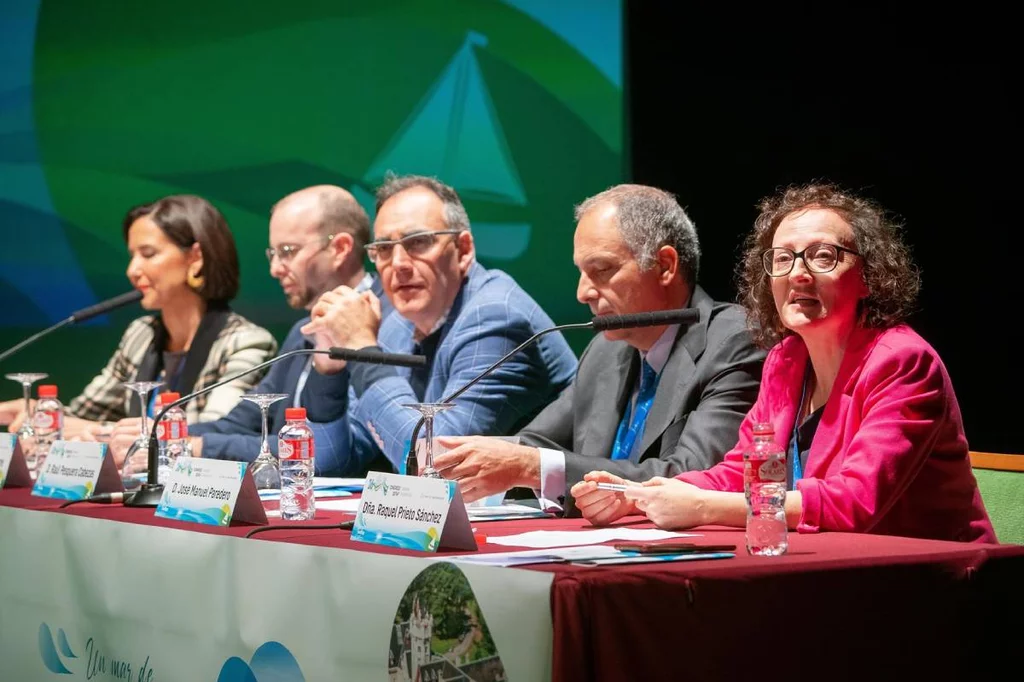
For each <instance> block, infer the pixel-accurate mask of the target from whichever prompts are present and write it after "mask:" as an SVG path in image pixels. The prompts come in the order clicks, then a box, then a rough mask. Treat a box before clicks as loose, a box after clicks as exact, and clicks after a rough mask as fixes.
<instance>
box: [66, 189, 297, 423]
mask: <svg viewBox="0 0 1024 682" xmlns="http://www.w3.org/2000/svg"><path fill="white" fill-rule="evenodd" d="M123 230H124V239H125V242H126V243H127V245H128V253H129V256H130V258H131V260H130V261H129V263H128V270H127V275H128V279H129V280H130V281H131V283H132V286H134V287H135V288H136V289H138V290H139V291H141V292H142V295H143V296H142V301H141V305H142V307H143V308H145V309H146V310H151V311H154V312H155V314H153V315H146V316H145V317H141V318H139V319H137V320H135V321H133V322H132V323H131V324H130V325H128V329H127V330H125V333H124V335H123V336H122V337H121V342H120V343H119V344H118V346H117V349H116V350H115V351H114V355H113V357H111V358H110V361H109V362H107V365H106V367H104V368H103V370H102V371H101V372H100V373H99V374H98V375H97V376H96V377H95V378H94V379H93V380H92V381H91V382H89V385H88V386H86V387H85V390H84V391H83V392H82V394H81V395H79V396H78V397H76V398H74V399H73V400H72V401H71V402H70V404H69V405H68V407H67V411H66V418H65V427H64V435H65V437H66V438H73V437H76V436H79V437H85V438H91V437H97V436H102V435H104V432H105V431H106V432H109V428H108V427H104V426H103V425H102V424H97V423H96V422H111V421H116V420H119V419H122V418H125V417H138V416H139V415H140V411H139V401H138V398H137V397H135V394H134V393H133V392H132V391H130V390H128V389H127V388H125V386H124V383H125V382H126V381H150V380H152V381H162V382H163V386H161V387H160V388H159V389H158V391H160V392H163V391H176V392H178V393H180V394H182V395H185V394H187V393H191V392H193V391H198V390H200V389H202V388H205V387H206V386H209V385H210V384H213V383H215V382H217V381H219V380H221V379H223V378H224V377H226V376H229V375H231V374H235V373H237V372H240V371H243V370H245V369H248V368H250V367H253V366H255V365H257V364H259V363H261V362H264V361H266V360H268V359H270V358H271V357H273V356H274V354H275V353H276V352H277V342H276V341H275V340H274V337H273V336H272V335H271V334H270V332H268V331H267V330H266V329H263V328H262V327H258V326H256V325H255V324H253V323H252V322H250V321H249V320H247V319H245V318H244V317H242V316H241V315H238V314H237V313H234V312H232V311H231V309H230V308H229V307H228V302H229V301H231V300H232V299H233V298H234V297H235V294H236V293H237V292H238V272H239V270H238V254H237V252H236V250H235V241H234V238H233V237H232V235H231V231H230V230H229V228H228V225H227V222H226V221H225V220H224V216H223V215H221V213H220V211H218V210H217V209H216V208H214V206H212V205H211V204H210V203H209V202H208V201H206V200H205V199H202V198H200V197H197V196H191V195H178V196H169V197H165V198H163V199H160V200H159V201H156V202H153V203H150V204H145V205H142V206H137V207H135V208H133V209H131V210H130V211H129V212H128V214H127V215H126V216H125V218H124V222H123ZM262 374H263V372H253V373H252V374H248V375H246V376H244V377H241V378H239V379H238V380H236V381H233V382H231V383H229V384H227V385H225V386H221V387H220V388H217V389H215V390H213V391H211V392H210V393H207V394H205V395H202V396H199V397H197V398H195V399H193V400H191V401H190V402H189V403H188V404H187V405H186V406H185V407H186V409H185V412H186V415H187V417H188V421H189V423H193V424H194V423H198V422H204V421H212V420H214V419H218V418H220V417H222V416H224V415H225V414H227V413H228V412H229V411H230V410H231V408H233V407H234V406H235V405H236V404H237V403H238V401H239V399H240V397H241V395H242V394H243V393H245V392H246V391H248V390H249V389H250V388H252V387H253V386H254V385H255V384H256V383H257V382H258V381H259V380H260V378H261V377H262ZM154 393H155V392H154Z"/></svg>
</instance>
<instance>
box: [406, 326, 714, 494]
mask: <svg viewBox="0 0 1024 682" xmlns="http://www.w3.org/2000/svg"><path fill="white" fill-rule="evenodd" d="M699 321H700V310H698V309H697V308H677V309H673V310H657V311H654V312H650V313H632V314H629V315H599V316H597V317H593V318H591V319H590V322H576V323H570V324H560V325H556V326H554V327H551V328H549V329H542V330H540V331H539V332H537V333H536V334H534V335H533V336H531V337H530V338H528V339H526V341H523V342H522V343H521V344H519V345H518V346H516V347H515V348H513V349H512V350H510V351H509V352H508V353H506V354H505V355H504V357H502V358H499V359H498V360H497V361H496V362H495V363H494V364H493V365H491V366H490V367H488V368H487V369H485V370H484V371H482V372H480V374H478V375H477V376H475V377H474V378H473V379H471V380H470V381H469V382H468V383H466V384H465V385H463V386H462V388H459V389H458V390H456V391H452V393H451V395H448V396H445V397H444V398H442V399H441V400H440V401H439V403H442V404H443V403H450V402H452V401H453V400H455V399H456V398H458V397H459V396H460V395H462V394H463V393H465V392H466V391H467V390H469V388H470V387H471V386H473V384H475V383H476V382H478V381H480V380H481V379H483V378H484V377H486V376H487V375H488V374H490V373H491V372H493V371H494V370H496V369H498V367H500V366H501V365H503V364H505V363H506V362H507V361H508V360H509V359H510V358H511V357H512V356H514V355H515V354H516V353H518V352H519V351H521V350H523V349H524V348H526V347H527V346H529V345H531V344H533V343H534V342H535V341H537V339H539V338H540V337H542V336H545V335H546V334H550V333H552V332H558V331H564V330H567V329H593V330H594V331H599V332H603V331H607V330H609V329H634V328H638V327H658V326H661V325H666V326H667V325H672V324H679V325H685V326H690V325H692V324H696V323H697V322H699ZM423 422H424V418H423V417H420V420H419V421H418V422H416V426H414V427H413V430H412V438H411V439H410V440H409V451H408V453H406V457H405V462H406V465H405V471H406V473H407V474H410V472H412V471H414V470H418V468H419V467H418V463H417V462H416V439H417V438H418V437H419V435H420V429H421V428H423ZM410 475H415V474H410Z"/></svg>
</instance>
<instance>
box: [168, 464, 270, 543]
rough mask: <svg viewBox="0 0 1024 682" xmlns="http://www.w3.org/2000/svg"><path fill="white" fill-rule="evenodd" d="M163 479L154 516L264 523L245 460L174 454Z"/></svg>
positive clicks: (224, 523)
mask: <svg viewBox="0 0 1024 682" xmlns="http://www.w3.org/2000/svg"><path fill="white" fill-rule="evenodd" d="M163 483H164V494H163V497H161V498H160V504H159V505H158V506H157V508H156V515H157V516H161V517H163V518H165V519H175V520H177V521H191V522H192V523H202V524H205V525H208V526H229V525H231V521H232V520H235V521H244V522H247V523H255V524H259V525H266V523H267V512H266V511H264V509H263V503H262V502H260V496H259V495H258V494H257V492H256V484H255V483H254V482H253V480H252V474H250V473H249V465H248V464H246V463H245V462H229V461H227V460H220V459H203V458H202V457H178V459H177V460H176V461H175V462H174V467H173V468H172V469H171V475H170V476H168V477H167V480H166V481H164V482H163Z"/></svg>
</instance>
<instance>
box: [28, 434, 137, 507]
mask: <svg viewBox="0 0 1024 682" xmlns="http://www.w3.org/2000/svg"><path fill="white" fill-rule="evenodd" d="M109 452H110V451H109V450H108V449H107V445H106V443H80V442H76V441H63V440H55V441H54V442H53V445H51V446H50V453H49V454H48V455H47V456H46V459H45V461H44V465H43V468H42V470H40V471H39V472H38V473H37V475H36V484H35V486H34V487H33V488H32V494H33V495H37V496H39V497H53V498H56V499H60V500H84V499H85V498H87V497H89V496H91V495H99V494H101V493H117V492H122V491H123V490H124V486H123V485H122V484H121V476H120V474H118V472H117V467H115V466H114V459H113V457H109V456H108V454H109Z"/></svg>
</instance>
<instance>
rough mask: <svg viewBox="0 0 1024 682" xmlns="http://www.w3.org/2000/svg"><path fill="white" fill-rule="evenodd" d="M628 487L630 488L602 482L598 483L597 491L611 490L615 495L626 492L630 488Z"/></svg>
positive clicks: (619, 484)
mask: <svg viewBox="0 0 1024 682" xmlns="http://www.w3.org/2000/svg"><path fill="white" fill-rule="evenodd" d="M628 487H629V486H627V485H625V484H624V483H603V482H602V483H598V484H597V489H598V490H610V491H612V492H614V493H621V492H625V491H626V488H628Z"/></svg>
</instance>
